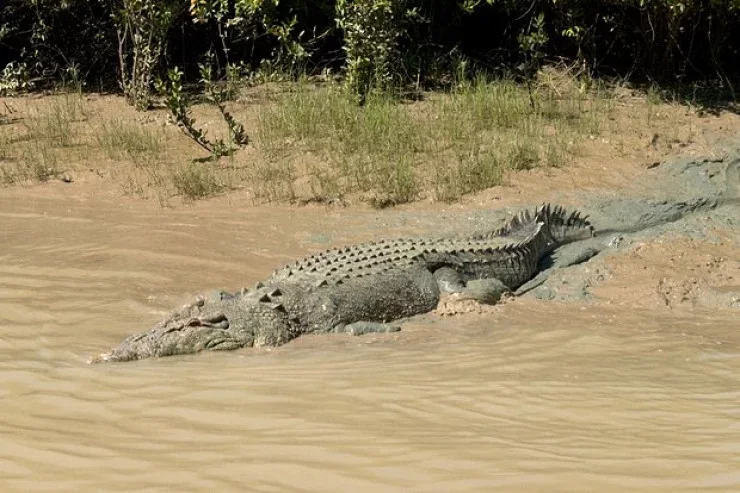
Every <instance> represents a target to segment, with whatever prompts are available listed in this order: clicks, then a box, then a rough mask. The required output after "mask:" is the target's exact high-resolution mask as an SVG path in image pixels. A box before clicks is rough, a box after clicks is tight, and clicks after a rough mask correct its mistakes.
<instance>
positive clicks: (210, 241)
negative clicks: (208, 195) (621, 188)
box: [0, 184, 740, 492]
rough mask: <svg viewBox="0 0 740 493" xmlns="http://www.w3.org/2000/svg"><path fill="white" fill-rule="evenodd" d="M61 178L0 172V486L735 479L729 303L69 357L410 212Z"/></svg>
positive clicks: (517, 314) (738, 382)
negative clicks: (108, 188) (85, 185)
mask: <svg viewBox="0 0 740 493" xmlns="http://www.w3.org/2000/svg"><path fill="white" fill-rule="evenodd" d="M63 186H64V185H61V184H59V185H50V186H49V187H48V189H47V191H46V192H29V191H27V190H20V191H18V190H12V191H8V190H2V191H0V192H1V193H0V491H1V492H14V491H18V492H36V491H54V492H58V491H75V492H88V491H89V492H98V491H126V492H128V491H150V492H164V491H177V492H188V491H214V492H216V491H217V492H226V491H255V492H281V491H301V492H314V491H315V492H329V491H337V492H349V491H352V492H363V491H366V492H376V491H378V492H402V491H414V492H468V491H480V492H487V491H514V492H519V491H528V492H529V491H548V492H555V491H563V492H580V491H583V492H586V491H589V492H591V491H593V492H612V491H613V492H624V491H651V492H653V491H658V492H663V491H664V492H680V491H727V492H731V491H740V335H739V334H738V332H739V331H738V330H737V318H735V319H733V317H732V315H731V313H730V312H721V311H718V312H711V311H700V310H698V309H697V310H679V311H671V310H663V311H660V312H655V311H651V310H649V309H647V308H640V309H636V308H634V307H631V306H629V305H620V304H619V303H610V304H607V303H557V302H540V301H534V300H527V299H518V300H513V301H510V302H508V303H506V304H504V305H502V306H500V307H496V308H494V309H492V310H491V311H490V313H485V314H466V315H460V316H455V317H440V316H438V315H435V314H430V315H425V316H423V317H419V318H417V319H415V320H412V321H411V322H409V323H407V324H405V325H404V330H403V331H402V332H400V333H397V334H390V335H375V336H369V337H360V338H353V337H351V336H344V335H322V336H307V337H304V338H302V339H299V340H297V341H294V342H293V343H291V344H288V345H286V346H283V347H281V348H278V349H274V350H272V351H268V350H241V351H235V352H230V353H209V354H199V355H194V356H187V357H176V358H165V359H161V360H147V361H141V362H135V363H125V364H109V365H88V364H87V363H86V361H87V360H88V358H89V357H90V356H92V355H94V354H96V353H98V352H100V351H104V350H106V349H108V348H109V347H111V346H113V345H115V344H118V343H119V342H120V341H121V340H122V339H123V338H124V337H125V336H127V335H129V334H131V333H134V332H138V331H141V330H143V329H145V328H146V327H147V326H150V325H152V324H153V323H154V322H156V321H157V320H158V319H159V318H160V317H161V316H163V315H164V314H165V313H166V312H167V311H168V310H170V309H173V308H175V307H176V306H178V305H179V304H181V303H184V302H186V301H188V300H189V299H191V298H192V296H193V295H194V294H195V293H198V292H200V291H204V290H207V289H211V288H218V287H222V288H232V289H233V288H238V287H239V286H241V285H242V284H251V283H254V282H255V281H257V280H258V279H260V278H261V277H264V276H266V275H267V274H269V272H270V271H271V270H272V269H273V268H275V267H278V266H280V265H281V264H282V263H283V262H286V261H288V260H290V259H291V258H294V257H296V256H304V255H306V254H308V253H312V252H315V251H317V250H319V249H322V248H325V247H327V246H330V245H332V244H335V243H344V242H350V241H359V240H367V239H370V238H371V237H373V235H375V234H377V231H379V230H381V231H383V233H387V234H385V236H389V235H395V234H396V233H403V232H406V233H416V232H418V230H421V229H423V227H422V226H421V225H417V224H415V223H411V222H408V221H405V220H401V219H398V217H400V216H399V215H398V213H396V212H393V211H391V212H377V211H349V210H331V211H329V210H325V209H322V208H319V207H306V208H299V209H296V208H287V207H286V208H279V207H250V206H247V205H244V206H242V205H241V204H238V203H233V200H234V199H217V200H214V201H209V202H208V203H205V204H197V205H195V206H192V207H179V208H176V209H161V208H159V207H158V206H156V205H154V204H151V203H142V202H134V201H128V200H125V201H122V200H116V199H115V198H112V197H111V198H106V197H103V198H100V197H98V198H90V197H84V196H79V197H77V198H76V199H70V198H64V194H63V192H60V190H61V187H63ZM230 200H231V201H232V202H231V203H230V202H229V201H230ZM368 224H372V227H370V226H368ZM426 228H427V230H433V229H434V228H433V227H432V228H430V227H429V225H427V226H426ZM736 314H737V312H735V315H736Z"/></svg>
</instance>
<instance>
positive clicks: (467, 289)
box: [434, 267, 511, 305]
mask: <svg viewBox="0 0 740 493" xmlns="http://www.w3.org/2000/svg"><path fill="white" fill-rule="evenodd" d="M434 278H435V280H436V281H437V284H438V285H439V291H440V292H441V293H446V294H451V295H455V299H460V300H474V301H477V302H478V303H483V304H486V305H493V304H496V303H497V302H498V301H499V300H500V299H501V297H502V296H503V295H504V294H506V293H510V292H511V289H509V287H508V286H506V285H505V284H504V283H503V282H501V281H500V280H498V279H496V278H488V279H471V280H470V281H467V282H466V281H465V280H464V279H463V276H461V275H460V273H459V272H457V271H456V270H455V269H453V268H451V267H442V268H439V269H437V270H436V271H434Z"/></svg>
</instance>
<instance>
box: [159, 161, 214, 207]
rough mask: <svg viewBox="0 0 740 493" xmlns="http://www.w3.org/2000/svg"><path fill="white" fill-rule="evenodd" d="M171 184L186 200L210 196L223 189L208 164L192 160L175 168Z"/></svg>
mask: <svg viewBox="0 0 740 493" xmlns="http://www.w3.org/2000/svg"><path fill="white" fill-rule="evenodd" d="M172 184H173V185H174V187H175V189H176V190H177V192H178V193H179V194H180V195H182V197H183V198H184V199H186V200H196V199H202V198H206V197H211V196H213V195H216V194H217V193H219V192H221V190H222V189H223V187H222V186H221V185H220V184H219V183H218V181H217V180H216V174H215V173H214V171H213V169H212V168H211V167H210V166H209V165H204V164H202V163H194V162H188V163H187V164H184V165H182V166H181V167H179V169H177V170H175V171H174V173H173V174H172Z"/></svg>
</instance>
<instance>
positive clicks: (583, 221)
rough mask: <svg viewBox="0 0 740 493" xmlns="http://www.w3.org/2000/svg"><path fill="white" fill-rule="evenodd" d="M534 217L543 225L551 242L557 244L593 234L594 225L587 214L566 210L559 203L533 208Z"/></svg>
mask: <svg viewBox="0 0 740 493" xmlns="http://www.w3.org/2000/svg"><path fill="white" fill-rule="evenodd" d="M534 217H535V218H536V219H537V220H538V221H540V222H542V223H543V224H544V225H545V227H546V228H547V230H548V232H549V235H550V238H551V239H552V241H553V243H555V244H558V245H562V244H564V243H570V242H572V241H578V240H583V239H586V238H591V237H592V236H593V235H594V227H593V226H592V225H591V222H590V221H589V220H588V216H586V215H582V214H581V213H580V212H578V211H575V210H574V211H568V210H566V209H564V208H563V207H561V206H559V205H551V204H543V205H541V206H540V207H538V208H537V209H536V210H535V213H534Z"/></svg>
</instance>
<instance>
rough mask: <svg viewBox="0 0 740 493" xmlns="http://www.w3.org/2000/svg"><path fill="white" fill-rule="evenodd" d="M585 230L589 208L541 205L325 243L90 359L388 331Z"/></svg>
mask: <svg viewBox="0 0 740 493" xmlns="http://www.w3.org/2000/svg"><path fill="white" fill-rule="evenodd" d="M593 235H594V228H593V226H592V225H591V223H590V222H589V220H588V216H584V215H582V214H581V213H579V212H576V211H573V212H568V211H566V210H565V209H564V208H562V207H560V206H552V205H549V204H548V205H543V206H540V207H538V208H536V209H535V210H534V211H531V210H524V211H521V212H519V213H518V214H517V215H515V216H514V217H513V218H512V219H511V220H510V221H509V222H508V223H507V224H505V225H504V226H503V227H501V228H498V229H494V230H491V231H488V232H486V233H482V234H478V235H473V236H469V237H466V238H439V239H432V238H419V239H396V240H381V241H377V242H372V243H364V244H359V245H354V246H348V247H343V248H335V249H332V250H327V251H325V252H322V253H318V254H316V255H313V256H310V257H306V258H304V259H303V260H299V261H297V262H295V263H294V264H292V265H288V266H285V267H283V268H281V269H278V270H276V271H275V272H274V273H273V274H272V276H271V277H269V278H268V279H267V280H265V281H262V282H259V283H257V284H256V286H255V287H254V288H253V289H251V290H249V289H246V288H242V290H241V291H240V292H238V293H233V294H232V293H228V292H223V291H217V292H215V294H212V295H211V296H209V297H203V296H201V297H199V298H197V299H196V300H195V302H193V303H190V304H188V305H185V306H183V307H182V308H181V309H179V310H177V311H174V312H172V313H171V314H170V315H169V316H167V317H166V318H165V319H164V320H162V321H161V322H159V323H158V324H157V325H155V326H154V327H153V328H152V329H150V330H149V331H147V332H144V333H141V334H137V335H133V336H130V337H129V338H127V339H125V340H124V341H123V342H122V343H121V344H120V345H119V346H117V347H115V348H113V349H112V350H111V351H109V352H107V353H103V354H100V355H99V356H97V357H95V358H93V359H92V360H91V362H106V361H131V360H138V359H142V358H148V357H161V356H170V355H178V354H188V353H196V352H199V351H203V350H232V349H237V348H243V347H259V346H277V345H281V344H285V343H287V342H289V341H290V340H292V339H294V338H296V337H298V336H300V335H302V334H308V333H322V332H345V333H350V334H354V335H360V334H364V333H370V332H391V331H397V330H400V328H399V327H398V326H397V325H394V324H392V323H391V322H392V321H395V320H398V319H402V318H406V317H410V316H413V315H418V314H422V313H426V312H430V311H432V310H434V309H435V308H436V306H437V304H438V302H439V301H440V298H441V297H442V296H443V295H445V294H447V293H461V294H463V295H468V296H469V297H471V298H473V299H475V300H477V301H480V302H483V303H493V302H495V301H497V300H498V299H499V298H500V296H501V295H502V294H503V293H505V292H511V291H514V290H515V289H516V288H517V287H519V286H521V285H523V284H524V283H526V282H527V281H529V280H530V279H531V278H532V277H533V276H534V274H535V273H536V272H537V269H538V264H539V263H540V261H541V260H542V259H543V258H544V257H545V256H546V255H548V254H549V253H551V252H552V251H553V250H554V249H555V248H557V247H558V246H560V245H563V244H565V243H569V242H573V241H578V240H582V239H586V238H589V237H592V236H593Z"/></svg>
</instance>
